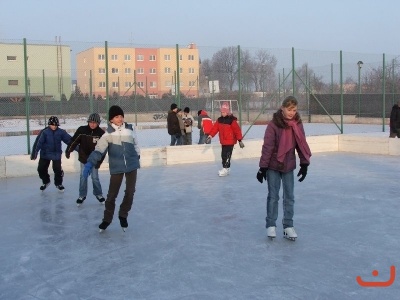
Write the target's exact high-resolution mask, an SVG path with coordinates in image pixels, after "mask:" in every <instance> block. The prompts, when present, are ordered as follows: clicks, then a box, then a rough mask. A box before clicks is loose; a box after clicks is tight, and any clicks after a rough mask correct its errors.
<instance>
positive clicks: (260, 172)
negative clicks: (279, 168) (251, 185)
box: [257, 168, 268, 183]
mask: <svg viewBox="0 0 400 300" xmlns="http://www.w3.org/2000/svg"><path fill="white" fill-rule="evenodd" d="M267 170H268V168H260V169H259V170H258V172H257V180H258V181H259V182H260V183H263V179H264V180H267Z"/></svg>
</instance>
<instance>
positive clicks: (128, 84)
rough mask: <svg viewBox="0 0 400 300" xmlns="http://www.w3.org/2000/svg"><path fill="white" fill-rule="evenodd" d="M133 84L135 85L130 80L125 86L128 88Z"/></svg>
mask: <svg viewBox="0 0 400 300" xmlns="http://www.w3.org/2000/svg"><path fill="white" fill-rule="evenodd" d="M132 85H133V83H132V82H130V81H127V82H125V87H126V88H130V87H131V86H132Z"/></svg>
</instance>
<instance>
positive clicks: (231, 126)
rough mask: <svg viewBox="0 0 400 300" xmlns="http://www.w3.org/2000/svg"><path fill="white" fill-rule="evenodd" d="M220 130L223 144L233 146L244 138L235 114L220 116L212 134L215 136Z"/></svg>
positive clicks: (212, 129)
mask: <svg viewBox="0 0 400 300" xmlns="http://www.w3.org/2000/svg"><path fill="white" fill-rule="evenodd" d="M218 132H219V142H220V143H221V145H226V146H232V145H235V144H236V143H237V141H241V140H242V139H243V136H242V131H241V130H240V127H239V124H238V123H237V118H236V117H234V116H233V115H227V116H225V117H222V116H221V117H219V118H218V119H217V121H216V122H215V123H214V126H213V127H212V128H211V131H210V135H211V136H212V137H214V136H215V135H216V134H217V133H218Z"/></svg>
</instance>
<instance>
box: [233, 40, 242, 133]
mask: <svg viewBox="0 0 400 300" xmlns="http://www.w3.org/2000/svg"><path fill="white" fill-rule="evenodd" d="M237 49H238V81H239V125H240V129H242V82H241V81H242V78H241V72H240V68H241V67H240V45H239V46H237ZM231 109H232V108H231Z"/></svg>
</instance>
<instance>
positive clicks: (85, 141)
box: [65, 113, 106, 206]
mask: <svg viewBox="0 0 400 300" xmlns="http://www.w3.org/2000/svg"><path fill="white" fill-rule="evenodd" d="M100 122H101V120H100V116H99V114H97V113H92V114H90V116H89V117H88V119H87V123H88V124H87V125H85V126H80V127H79V128H78V129H77V130H76V132H75V134H74V135H73V137H72V139H71V144H70V145H69V146H68V147H67V149H66V150H65V157H66V158H68V159H69V158H70V155H71V152H73V151H74V150H75V149H76V147H78V146H79V150H78V153H79V155H78V160H79V162H80V166H81V168H80V179H79V197H78V199H77V200H76V203H77V204H78V206H79V205H80V204H82V203H83V201H85V199H86V196H87V190H88V180H87V178H85V177H84V176H83V169H84V167H85V164H86V163H87V159H88V157H89V155H90V153H92V152H93V150H94V148H95V147H96V145H97V141H98V140H99V139H100V138H101V136H102V135H103V134H104V130H103V129H102V128H100ZM103 159H104V156H103V158H102V159H101V161H99V162H98V163H97V164H96V165H95V166H93V169H92V170H91V178H92V183H93V195H94V196H95V197H96V199H97V200H98V201H99V202H100V203H104V201H105V200H106V199H104V197H103V191H102V188H101V183H100V179H99V170H98V169H99V168H100V165H101V163H102V162H103Z"/></svg>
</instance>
